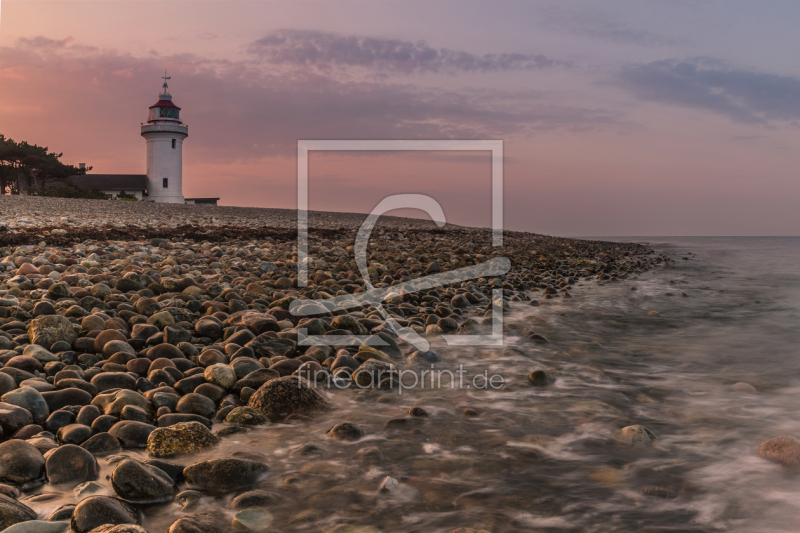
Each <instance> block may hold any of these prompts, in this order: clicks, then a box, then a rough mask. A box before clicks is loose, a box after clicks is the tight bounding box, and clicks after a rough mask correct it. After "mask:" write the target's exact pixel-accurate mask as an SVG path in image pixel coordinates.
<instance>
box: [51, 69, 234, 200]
mask: <svg viewBox="0 0 800 533" xmlns="http://www.w3.org/2000/svg"><path fill="white" fill-rule="evenodd" d="M169 79H171V77H170V76H167V74H166V73H164V76H163V80H164V84H163V85H162V86H161V87H162V90H161V93H160V94H159V95H158V101H157V102H156V103H155V104H154V105H151V106H150V111H149V113H148V116H147V122H145V123H142V125H141V128H142V130H141V133H142V137H144V139H145V141H146V143H147V174H81V175H78V176H72V177H70V178H67V179H66V180H64V181H63V182H59V183H55V184H54V186H56V187H72V188H76V189H81V190H89V189H99V190H100V191H102V192H103V193H104V194H105V196H106V198H108V199H116V198H122V197H123V194H122V193H124V197H125V198H129V199H130V198H134V199H136V200H140V201H144V202H158V203H169V204H211V205H217V201H218V200H219V198H184V196H183V141H184V140H186V138H187V137H188V136H189V126H187V125H186V124H184V123H183V122H182V121H181V116H180V114H181V108H180V107H178V106H177V105H175V103H174V102H173V101H172V95H171V94H170V93H169V86H168V85H167V80H169Z"/></svg>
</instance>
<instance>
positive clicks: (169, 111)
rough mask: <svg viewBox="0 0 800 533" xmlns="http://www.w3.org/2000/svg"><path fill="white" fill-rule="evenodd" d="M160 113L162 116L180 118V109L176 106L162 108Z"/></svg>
mask: <svg viewBox="0 0 800 533" xmlns="http://www.w3.org/2000/svg"><path fill="white" fill-rule="evenodd" d="M159 115H160V116H161V117H162V118H178V110H177V109H176V108H174V107H162V108H160V111H159Z"/></svg>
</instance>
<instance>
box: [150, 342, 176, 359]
mask: <svg viewBox="0 0 800 533" xmlns="http://www.w3.org/2000/svg"><path fill="white" fill-rule="evenodd" d="M162 357H163V358H164V359H184V355H183V352H182V351H180V350H179V349H178V348H177V347H175V346H173V345H171V344H165V343H162V344H158V345H156V346H153V347H152V348H150V350H149V351H148V352H147V358H148V359H150V360H151V361H155V360H156V359H161V358H162Z"/></svg>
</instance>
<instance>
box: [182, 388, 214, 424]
mask: <svg viewBox="0 0 800 533" xmlns="http://www.w3.org/2000/svg"><path fill="white" fill-rule="evenodd" d="M175 410H176V411H177V412H179V413H184V414H193V415H200V416H204V417H206V418H211V417H212V416H214V413H215V412H216V410H217V406H216V405H215V404H214V402H213V401H212V400H211V399H210V398H208V397H206V396H203V395H201V394H196V393H194V392H192V393H189V394H187V395H186V396H184V397H183V398H181V399H180V401H179V402H178V405H177V407H176V408H175Z"/></svg>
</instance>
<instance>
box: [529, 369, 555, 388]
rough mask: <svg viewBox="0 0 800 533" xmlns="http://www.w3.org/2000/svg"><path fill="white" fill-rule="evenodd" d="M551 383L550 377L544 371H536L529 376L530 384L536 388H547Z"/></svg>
mask: <svg viewBox="0 0 800 533" xmlns="http://www.w3.org/2000/svg"><path fill="white" fill-rule="evenodd" d="M551 382H552V379H551V378H550V375H549V374H548V373H547V372H546V371H544V370H534V371H533V372H531V373H530V374H528V383H530V384H531V385H533V386H534V387H546V386H547V385H549V384H550V383H551Z"/></svg>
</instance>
